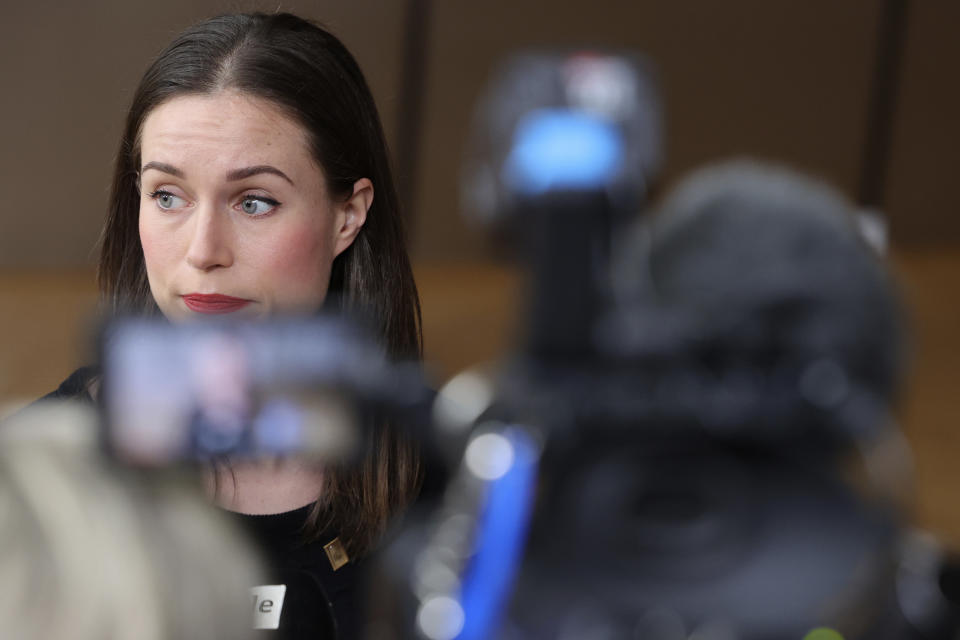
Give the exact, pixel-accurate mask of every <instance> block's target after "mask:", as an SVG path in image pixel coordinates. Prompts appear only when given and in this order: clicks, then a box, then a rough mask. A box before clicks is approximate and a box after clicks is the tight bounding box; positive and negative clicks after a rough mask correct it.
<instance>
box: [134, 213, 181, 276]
mask: <svg viewBox="0 0 960 640" xmlns="http://www.w3.org/2000/svg"><path fill="white" fill-rule="evenodd" d="M138 224H139V229H140V246H141V247H142V249H143V259H144V262H145V263H146V266H147V273H148V275H149V276H150V277H151V278H153V277H154V276H155V275H156V274H155V273H154V272H155V271H156V270H157V269H158V268H160V267H161V266H162V265H163V264H164V263H165V262H168V261H169V260H171V259H172V258H173V254H174V253H175V251H176V243H175V242H174V238H173V237H172V235H171V234H170V233H169V232H164V230H162V229H160V228H159V227H158V225H157V224H155V223H153V224H151V222H150V221H149V219H148V218H147V217H145V216H142V215H141V216H140V217H139V223H138Z"/></svg>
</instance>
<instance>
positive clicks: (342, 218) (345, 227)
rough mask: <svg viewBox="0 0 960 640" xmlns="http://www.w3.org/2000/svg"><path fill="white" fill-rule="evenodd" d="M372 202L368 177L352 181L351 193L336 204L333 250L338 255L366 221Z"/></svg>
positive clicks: (351, 242) (371, 185) (351, 241)
mask: <svg viewBox="0 0 960 640" xmlns="http://www.w3.org/2000/svg"><path fill="white" fill-rule="evenodd" d="M371 204H373V183H372V182H370V180H369V179H368V178H360V179H359V180H357V181H356V182H354V183H353V194H352V195H351V196H350V197H349V198H347V200H346V201H345V202H341V203H339V204H338V205H337V209H338V211H337V213H338V215H337V227H336V228H335V229H334V234H335V236H334V251H333V255H335V256H338V255H340V254H341V253H343V252H344V251H345V250H346V249H347V247H349V246H350V245H351V244H353V241H354V240H355V239H356V237H357V234H358V233H360V229H361V227H363V223H364V222H366V221H367V211H369V210H370V205H371Z"/></svg>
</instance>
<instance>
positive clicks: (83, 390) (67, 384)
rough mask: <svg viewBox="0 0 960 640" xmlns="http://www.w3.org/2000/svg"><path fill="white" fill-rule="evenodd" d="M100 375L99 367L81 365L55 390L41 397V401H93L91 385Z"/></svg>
mask: <svg viewBox="0 0 960 640" xmlns="http://www.w3.org/2000/svg"><path fill="white" fill-rule="evenodd" d="M99 376H100V369H99V367H95V366H87V367H80V368H79V369H77V370H76V371H74V372H73V373H71V374H70V376H69V377H68V378H67V379H66V380H64V381H63V382H62V383H60V386H59V387H57V389H56V390H55V391H51V392H50V393H48V394H47V395H45V396H43V397H42V398H40V400H39V402H43V401H44V400H81V401H84V402H90V403H93V396H92V395H91V393H90V389H91V385H92V384H93V383H94V382H95V380H96V379H97V378H98V377H99Z"/></svg>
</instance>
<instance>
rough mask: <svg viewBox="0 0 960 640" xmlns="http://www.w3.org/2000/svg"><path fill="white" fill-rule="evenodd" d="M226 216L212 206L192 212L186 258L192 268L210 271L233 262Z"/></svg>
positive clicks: (228, 222)
mask: <svg viewBox="0 0 960 640" xmlns="http://www.w3.org/2000/svg"><path fill="white" fill-rule="evenodd" d="M228 218H229V217H228V216H225V215H223V213H222V212H220V211H217V210H216V209H215V208H213V207H209V206H206V207H200V208H199V209H198V210H197V211H195V212H194V215H193V220H192V221H191V222H192V229H191V236H190V245H189V247H187V255H186V260H187V264H189V265H190V266H191V267H193V268H194V269H199V270H201V271H211V270H213V269H217V268H223V267H229V266H230V265H231V264H233V246H232V245H233V243H232V240H231V230H230V226H229V225H230V221H229V219H228Z"/></svg>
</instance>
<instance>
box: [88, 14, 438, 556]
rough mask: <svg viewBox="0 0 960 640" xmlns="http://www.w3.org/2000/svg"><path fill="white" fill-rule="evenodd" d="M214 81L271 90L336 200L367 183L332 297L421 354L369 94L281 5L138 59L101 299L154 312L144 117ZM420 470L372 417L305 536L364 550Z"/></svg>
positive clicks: (415, 305)
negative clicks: (141, 69) (372, 432)
mask: <svg viewBox="0 0 960 640" xmlns="http://www.w3.org/2000/svg"><path fill="white" fill-rule="evenodd" d="M223 90H234V91H239V92H241V93H245V94H249V95H252V96H257V97H260V98H265V99H267V100H270V101H272V102H273V103H274V104H276V105H278V106H279V107H280V108H281V109H283V110H284V111H285V112H286V113H287V114H289V115H290V116H291V117H292V118H293V119H294V121H295V122H298V123H299V124H300V125H301V126H302V127H303V128H304V129H305V130H306V132H307V133H308V135H309V140H310V144H311V147H312V151H313V154H314V156H315V158H316V160H317V162H318V163H319V165H320V167H322V168H323V171H324V175H325V178H326V180H327V187H328V189H329V191H330V193H331V194H332V196H333V197H334V198H343V199H345V198H348V197H349V196H350V195H351V193H352V190H353V185H354V183H355V182H356V181H357V180H359V179H360V178H369V179H370V180H371V181H372V182H373V185H374V199H373V203H372V205H371V207H370V210H369V211H368V212H367V219H366V223H365V224H364V225H363V227H362V228H361V230H360V232H359V234H358V235H357V237H356V239H355V240H354V242H353V244H352V245H351V246H350V247H349V248H348V249H346V250H345V251H343V252H342V253H341V254H340V255H339V256H337V257H336V259H335V260H334V262H333V267H332V270H331V276H330V287H329V294H330V299H331V300H337V301H338V304H340V305H342V306H343V307H344V308H347V309H359V310H362V312H363V313H364V314H366V315H369V316H370V317H371V318H372V319H373V323H374V329H375V331H376V333H377V334H378V335H379V337H380V338H381V339H382V341H383V345H384V347H385V349H386V350H387V352H388V353H389V354H390V355H391V356H393V357H394V358H398V359H411V358H420V357H421V353H422V347H421V344H422V336H421V328H420V302H419V298H418V296H417V289H416V285H415V283H414V280H413V272H412V270H411V268H410V262H409V259H408V257H407V253H406V249H405V245H404V230H403V225H402V220H401V216H400V204H399V201H398V198H397V194H396V190H395V187H394V182H393V177H392V174H391V170H390V164H389V159H388V154H387V147H386V142H385V139H384V135H383V130H382V127H381V125H380V118H379V116H378V114H377V109H376V106H375V104H374V101H373V96H372V95H371V93H370V90H369V88H368V87H367V83H366V81H365V80H364V77H363V74H362V72H361V71H360V68H359V66H358V65H357V63H356V61H355V60H354V58H353V56H352V55H350V53H349V52H348V51H347V49H346V47H344V46H343V44H342V43H341V42H340V41H339V40H338V39H337V38H336V37H334V36H333V35H331V34H330V33H328V32H327V31H325V30H324V29H323V28H321V27H319V26H317V25H315V24H313V23H311V22H308V21H306V20H304V19H302V18H299V17H297V16H293V15H290V14H284V13H278V14H269V15H268V14H259V13H257V14H244V15H227V16H220V17H216V18H212V19H210V20H206V21H204V22H201V23H199V24H196V25H194V26H192V27H190V28H188V29H187V30H186V31H184V32H183V33H181V34H180V35H179V36H177V38H176V39H175V40H174V41H173V42H172V43H171V44H170V45H169V46H168V47H167V48H166V49H165V50H164V51H163V52H162V53H161V54H160V55H159V57H157V59H156V60H155V61H154V62H153V64H151V65H150V67H149V69H147V71H146V73H145V74H144V76H143V79H142V80H141V82H140V86H139V87H138V88H137V91H136V93H135V94H134V97H133V103H132V105H131V107H130V111H129V113H128V115H127V120H126V125H125V127H124V130H123V137H122V138H121V140H120V149H119V152H118V154H117V159H116V168H115V172H114V176H113V187H112V192H111V195H110V204H109V210H108V213H107V220H106V226H105V227H104V232H103V238H102V248H101V254H100V268H99V273H98V279H99V285H100V291H101V294H102V296H103V298H104V302H105V303H106V305H107V306H108V307H109V308H110V310H111V311H113V312H116V313H139V314H158V313H159V309H158V308H157V305H156V303H155V301H154V299H153V297H152V295H151V293H150V287H149V283H148V281H147V271H146V267H145V264H144V257H143V248H142V247H141V245H140V235H139V230H138V215H139V207H140V192H139V184H138V176H139V169H140V162H141V158H140V133H141V130H142V128H143V123H144V120H145V119H146V118H147V116H148V115H149V114H150V112H151V111H152V110H153V109H155V108H157V106H159V105H160V104H162V103H164V102H165V101H167V100H170V99H171V98H174V97H177V96H183V95H198V94H212V93H216V92H219V91H223ZM418 476H419V463H418V457H417V453H416V448H415V446H414V445H413V443H411V442H410V441H409V440H408V439H407V438H405V437H404V436H402V435H401V434H399V433H396V432H395V431H394V430H393V429H391V428H390V426H389V425H388V424H383V425H381V426H380V427H379V428H378V429H377V436H376V437H375V438H373V439H372V441H371V443H370V445H369V448H368V450H367V451H366V452H365V455H364V457H363V459H362V461H361V463H360V464H359V465H351V466H349V467H347V466H344V467H343V468H331V469H328V470H327V471H326V472H325V488H324V491H323V495H322V496H320V499H319V500H318V502H317V506H316V508H315V509H314V511H313V513H312V515H311V518H310V520H309V524H308V531H307V534H308V535H309V536H311V537H319V536H320V535H322V534H323V532H324V531H325V530H329V529H331V528H333V529H336V530H337V531H338V532H339V534H340V538H341V541H342V542H343V543H344V544H345V545H346V546H347V549H348V551H349V552H350V553H351V555H354V556H356V555H360V554H362V553H364V552H365V551H366V550H368V549H369V548H370V546H371V545H372V544H373V543H374V542H375V541H376V538H377V536H378V535H379V533H380V532H381V531H382V530H383V528H384V526H385V525H386V523H387V521H388V520H389V518H390V517H391V516H392V515H393V514H394V513H396V512H397V511H398V510H399V509H400V508H402V507H403V506H404V505H405V504H406V503H407V502H408V501H409V500H410V499H411V497H412V495H413V494H414V492H415V491H416V488H417V484H418Z"/></svg>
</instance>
